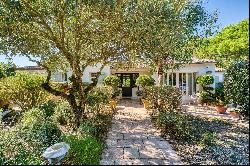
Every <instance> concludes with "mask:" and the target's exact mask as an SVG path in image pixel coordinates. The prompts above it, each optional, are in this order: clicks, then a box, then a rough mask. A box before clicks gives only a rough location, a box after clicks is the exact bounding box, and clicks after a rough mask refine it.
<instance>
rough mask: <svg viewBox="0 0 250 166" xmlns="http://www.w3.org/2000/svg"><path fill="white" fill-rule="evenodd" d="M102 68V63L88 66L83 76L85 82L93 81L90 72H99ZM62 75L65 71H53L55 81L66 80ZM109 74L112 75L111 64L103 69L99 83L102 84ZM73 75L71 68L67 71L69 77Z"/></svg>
mask: <svg viewBox="0 0 250 166" xmlns="http://www.w3.org/2000/svg"><path fill="white" fill-rule="evenodd" d="M100 68H101V64H100V63H99V64H97V65H95V66H88V67H86V69H85V70H84V72H83V77H82V80H83V82H89V83H90V82H91V76H90V73H97V72H99V70H100ZM62 75H63V72H55V73H53V75H52V78H53V80H54V81H58V82H65V81H64V79H63V77H62ZM107 75H110V66H105V67H104V68H103V70H102V71H101V76H100V77H99V79H98V85H100V84H101V83H102V81H103V79H104V78H105V77H106V76H107ZM71 76H72V71H71V70H69V71H67V77H68V78H69V77H71ZM67 80H68V79H67ZM68 81H69V80H68Z"/></svg>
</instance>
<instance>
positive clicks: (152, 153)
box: [139, 146, 164, 159]
mask: <svg viewBox="0 0 250 166" xmlns="http://www.w3.org/2000/svg"><path fill="white" fill-rule="evenodd" d="M139 154H140V158H142V159H164V156H163V154H162V152H161V150H160V149H157V148H155V147H147V146H145V147H144V148H141V149H139Z"/></svg>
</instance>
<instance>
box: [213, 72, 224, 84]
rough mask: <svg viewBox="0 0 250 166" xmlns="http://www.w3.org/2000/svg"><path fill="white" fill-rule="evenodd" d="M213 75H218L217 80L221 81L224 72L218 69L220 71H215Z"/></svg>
mask: <svg viewBox="0 0 250 166" xmlns="http://www.w3.org/2000/svg"><path fill="white" fill-rule="evenodd" d="M214 76H217V77H219V81H218V82H223V81H224V72H223V71H220V72H218V71H217V72H215V74H214ZM216 83H217V82H216Z"/></svg>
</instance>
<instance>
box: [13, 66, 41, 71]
mask: <svg viewBox="0 0 250 166" xmlns="http://www.w3.org/2000/svg"><path fill="white" fill-rule="evenodd" d="M16 70H44V69H43V68H42V67H40V66H24V67H17V68H16Z"/></svg>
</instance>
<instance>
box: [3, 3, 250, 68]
mask: <svg viewBox="0 0 250 166" xmlns="http://www.w3.org/2000/svg"><path fill="white" fill-rule="evenodd" d="M206 1H207V3H205V4H204V6H205V7H206V8H207V10H208V11H215V10H216V9H218V11H219V18H218V23H219V25H220V28H219V29H222V28H223V27H225V26H227V25H229V24H236V23H238V22H240V21H242V20H243V19H246V18H249V0H206ZM13 61H14V63H15V64H16V65H18V66H31V65H36V64H35V63H33V62H30V61H29V60H28V59H27V58H24V57H15V58H13ZM0 62H6V60H5V57H4V56H3V55H0Z"/></svg>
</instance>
